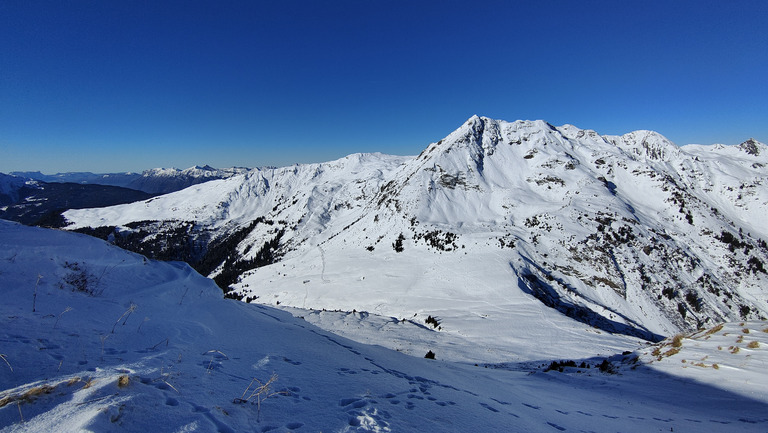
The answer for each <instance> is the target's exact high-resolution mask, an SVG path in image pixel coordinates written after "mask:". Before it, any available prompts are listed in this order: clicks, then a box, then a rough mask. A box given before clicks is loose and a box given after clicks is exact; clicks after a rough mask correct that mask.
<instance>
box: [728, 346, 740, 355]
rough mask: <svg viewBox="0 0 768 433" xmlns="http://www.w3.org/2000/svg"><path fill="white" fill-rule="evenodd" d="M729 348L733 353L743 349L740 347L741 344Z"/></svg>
mask: <svg viewBox="0 0 768 433" xmlns="http://www.w3.org/2000/svg"><path fill="white" fill-rule="evenodd" d="M729 349H731V353H733V354H736V353H739V350H741V349H739V346H731V347H729Z"/></svg>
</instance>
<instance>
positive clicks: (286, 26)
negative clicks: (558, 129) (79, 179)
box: [0, 0, 768, 173]
mask: <svg viewBox="0 0 768 433" xmlns="http://www.w3.org/2000/svg"><path fill="white" fill-rule="evenodd" d="M767 20H768V1H763V0H753V1H707V0H700V1H668V0H665V1H643V2H639V1H637V2H630V1H589V0H586V1H571V0H568V1H554V0H553V1H547V0H544V1H535V2H534V1H531V2H513V1H480V2H477V1H450V0H442V1H414V0H411V1H399V0H387V1H382V0H366V1H361V0H354V1H334V0H329V1H314V0H313V1H297V0H283V1H258V0H252V1H242V2H239V1H199V0H184V1H155V0H152V1H128V0H125V1H102V0H93V1H66V0H63V1H61V0H57V1H42V0H41V1H26V0H4V1H2V2H0V172H8V171H17V170H40V171H43V172H45V173H53V172H63V171H94V172H111V171H128V170H131V171H140V170H143V169H146V168H152V167H179V168H186V167H189V166H192V165H195V164H210V165H212V166H218V167H226V166H263V165H278V166H282V165H289V164H293V163H303V162H318V161H327V160H332V159H336V158H339V157H342V156H344V155H347V154H350V153H354V152H376V151H378V152H384V153H391V154H400V155H409V154H413V155H415V154H418V153H419V152H420V151H421V150H422V149H423V148H425V147H426V146H427V145H428V144H429V143H430V142H434V141H437V140H439V139H441V138H442V137H444V136H445V135H447V134H448V133H450V132H451V131H452V130H454V129H455V128H457V127H458V126H460V125H461V124H462V123H463V122H464V121H465V120H466V119H467V118H469V117H470V116H471V115H473V114H478V115H483V116H488V117H492V118H497V119H504V120H509V121H513V120H517V119H544V120H547V121H548V122H550V123H552V124H555V125H562V124H565V123H570V124H574V125H576V126H578V127H580V128H587V129H594V130H596V131H598V132H599V133H601V134H623V133H626V132H629V131H632V130H636V129H652V130H656V131H659V132H660V133H662V134H664V135H665V136H667V137H668V138H669V139H671V140H672V141H674V142H675V143H677V144H687V143H702V144H710V143H726V144H737V143H739V142H741V141H744V140H746V139H747V138H750V137H754V138H756V139H758V140H760V141H763V142H766V141H768V26H766V25H765V23H766V21H767Z"/></svg>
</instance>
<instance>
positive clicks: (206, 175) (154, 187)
mask: <svg viewBox="0 0 768 433" xmlns="http://www.w3.org/2000/svg"><path fill="white" fill-rule="evenodd" d="M248 170H249V169H247V168H241V167H232V168H213V167H211V166H209V165H205V166H197V165H196V166H194V167H190V168H187V169H184V170H181V169H178V168H153V169H150V170H144V171H143V172H142V173H131V172H126V173H91V172H67V173H56V174H50V175H48V174H43V173H40V172H39V171H14V172H11V173H10V175H12V176H17V177H20V178H25V179H32V180H37V181H42V182H46V183H78V184H92V185H109V186H119V187H123V188H129V189H135V190H138V191H143V192H146V193H149V194H167V193H169V192H173V191H178V190H181V189H184V188H187V187H189V186H192V185H195V184H198V183H202V182H207V181H209V180H214V179H225V178H227V177H230V176H234V175H236V174H241V173H245V172H247V171H248Z"/></svg>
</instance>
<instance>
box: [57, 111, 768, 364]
mask: <svg viewBox="0 0 768 433" xmlns="http://www.w3.org/2000/svg"><path fill="white" fill-rule="evenodd" d="M764 149H765V145H764V144H762V143H759V142H755V141H754V140H752V141H748V142H746V143H745V144H742V145H738V146H722V145H713V146H701V145H688V146H682V147H678V146H676V145H675V144H673V143H672V142H670V141H669V140H667V139H666V138H665V137H663V136H662V135H660V134H658V133H656V132H652V131H635V132H630V133H628V134H625V135H621V136H610V135H600V134H598V133H597V132H595V131H591V130H585V129H579V128H577V127H575V126H572V125H564V126H561V127H555V126H552V125H551V124H549V123H547V122H544V121H540V120H537V121H516V122H506V121H501V120H494V119H489V118H486V117H479V116H473V117H471V118H470V119H469V120H467V122H465V123H464V124H463V125H461V126H460V127H459V128H458V129H456V130H455V131H454V132H452V133H450V134H449V135H448V136H446V137H445V138H444V139H442V140H440V141H438V142H437V143H432V144H430V145H429V146H428V147H427V148H426V149H425V150H424V151H423V152H421V154H420V155H418V156H417V157H396V156H388V155H381V154H361V155H350V156H348V157H346V158H342V159H340V160H337V161H332V162H327V163H323V164H306V165H297V166H292V167H285V168H278V169H263V170H254V171H251V172H248V173H245V174H241V175H237V176H233V177H230V178H228V179H225V180H218V181H212V182H207V183H204V184H200V185H195V186H193V187H191V188H188V189H186V190H182V191H179V192H176V193H172V194H168V195H165V196H162V197H157V198H154V199H151V200H147V201H145V202H140V203H135V204H130V205H123V206H116V207H112V208H104V209H90V210H79V211H69V212H67V213H66V214H65V217H66V218H67V219H68V220H69V222H70V226H69V228H70V229H79V230H82V231H86V232H90V233H95V234H100V235H101V236H103V237H106V238H109V239H111V240H112V241H113V242H114V243H116V244H117V245H120V246H123V247H126V248H130V249H133V250H136V251H140V252H143V253H145V254H150V255H153V256H155V257H162V258H174V259H183V260H186V261H188V262H190V263H191V264H192V265H193V266H195V267H196V268H197V269H198V270H199V271H201V272H203V273H204V274H206V275H209V276H211V277H213V278H215V279H216V281H217V282H218V283H219V285H220V286H221V287H222V288H224V289H225V291H227V292H228V295H229V296H231V297H236V298H240V299H244V300H247V301H256V302H260V303H266V304H273V305H281V306H293V307H299V308H307V309H317V310H321V309H328V310H345V311H353V310H354V311H367V312H370V313H375V314H376V315H381V316H385V317H393V318H396V319H398V320H399V319H403V320H405V319H408V320H419V321H423V320H426V319H427V318H430V317H431V318H432V319H434V318H435V317H439V318H440V321H438V322H439V323H440V328H441V332H442V333H443V334H445V335H449V336H452V338H453V337H455V338H469V339H471V340H472V341H474V342H475V343H476V344H477V345H478V346H481V347H483V348H485V349H486V350H485V352H484V353H485V355H482V356H481V357H489V358H490V359H496V357H499V358H504V356H508V355H509V354H510V353H514V352H515V348H516V347H521V346H522V345H524V344H528V345H530V344H536V343H537V342H541V341H546V340H547V339H555V336H553V335H552V333H551V329H553V326H554V328H555V329H558V330H568V331H567V332H569V337H570V338H572V339H574V340H575V341H582V342H583V347H584V350H585V353H587V352H590V351H592V352H591V353H594V350H599V349H596V347H597V346H595V345H594V344H597V343H594V341H595V340H594V339H593V338H592V336H594V333H595V332H608V333H611V334H614V335H617V336H623V337H625V338H628V339H638V338H639V339H645V340H652V341H656V340H659V339H661V338H662V337H664V336H669V335H673V334H676V333H678V332H681V331H688V330H693V329H697V328H700V327H702V326H707V325H711V324H713V323H715V322H719V321H724V320H741V319H745V320H746V319H758V318H764V317H765V316H766V315H768V300H767V299H766V298H767V297H766V296H765V295H766V287H768V275H767V274H766V269H765V266H766V262H768V247H766V241H765V240H766V239H768V230H766V228H765V226H764V224H762V218H764V216H765V215H767V214H768V190H767V189H766V188H765V186H764V184H763V183H764V181H765V179H766V178H767V177H768V172H767V171H766V170H767V169H766V167H767V166H768V153H766V152H764ZM89 227H91V228H89ZM553 324H555V325H553ZM500 330H504V331H503V332H502V331H500ZM558 338H559V337H558ZM593 343H594V344H593ZM598 346H599V344H598ZM571 347H572V346H571ZM537 350H538V352H537V351H535V350H534V351H533V352H531V351H530V350H529V351H528V352H527V353H528V354H529V355H528V356H532V357H534V356H542V357H543V356H557V355H558V353H557V349H556V348H552V347H539V348H538V349H537ZM502 352H503V353H502ZM490 353H493V354H490ZM455 356H456V357H457V358H462V357H464V358H462V359H471V357H472V356H475V359H477V356H480V355H477V354H474V355H470V354H456V355H455Z"/></svg>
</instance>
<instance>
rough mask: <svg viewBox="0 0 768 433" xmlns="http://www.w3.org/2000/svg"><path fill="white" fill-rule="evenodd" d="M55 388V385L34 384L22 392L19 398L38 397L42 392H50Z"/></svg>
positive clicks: (30, 398)
mask: <svg viewBox="0 0 768 433" xmlns="http://www.w3.org/2000/svg"><path fill="white" fill-rule="evenodd" d="M54 389H56V387H55V386H50V385H40V386H35V387H32V388H30V389H28V390H27V392H25V393H24V394H22V395H21V397H20V400H25V401H30V400H32V399H33V398H34V397H38V396H40V395H43V394H50V393H52V392H53V390H54Z"/></svg>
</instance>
